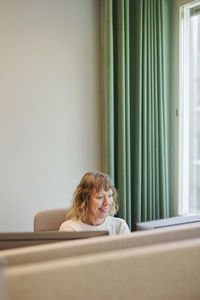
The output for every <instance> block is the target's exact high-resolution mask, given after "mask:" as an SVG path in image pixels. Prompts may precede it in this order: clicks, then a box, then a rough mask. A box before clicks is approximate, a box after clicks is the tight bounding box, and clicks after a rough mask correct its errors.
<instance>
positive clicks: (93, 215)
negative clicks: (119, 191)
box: [88, 189, 113, 225]
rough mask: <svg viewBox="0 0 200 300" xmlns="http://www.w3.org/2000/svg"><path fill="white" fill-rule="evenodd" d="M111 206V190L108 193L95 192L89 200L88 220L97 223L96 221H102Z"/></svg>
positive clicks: (102, 191)
mask: <svg viewBox="0 0 200 300" xmlns="http://www.w3.org/2000/svg"><path fill="white" fill-rule="evenodd" d="M112 204H113V191H112V190H111V189H110V190H109V191H104V190H101V191H99V192H96V190H95V191H94V192H93V193H92V195H91V197H90V200H89V206H88V220H90V221H92V220H93V221H94V222H95V221H97V223H99V222H98V220H104V219H105V218H106V217H107V215H108V214H109V212H110V209H111V206H112ZM93 225H97V224H93Z"/></svg>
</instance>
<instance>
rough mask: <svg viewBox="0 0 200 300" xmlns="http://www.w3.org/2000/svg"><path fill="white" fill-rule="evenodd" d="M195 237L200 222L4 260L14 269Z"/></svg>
mask: <svg viewBox="0 0 200 300" xmlns="http://www.w3.org/2000/svg"><path fill="white" fill-rule="evenodd" d="M192 238H200V223H193V224H187V225H181V226H173V227H166V228H162V229H156V230H146V231H139V232H133V233H131V234H129V235H115V236H105V237H98V238H91V239H84V240H75V241H66V242H58V243H54V244H48V245H39V246H32V247H24V248H19V249H10V250H3V251H1V252H0V258H1V257H2V258H5V259H6V260H7V264H8V266H14V265H19V264H27V263H33V262H40V261H45V260H54V259H57V258H59V259H60V258H67V257H72V256H80V255H87V254H92V253H99V252H107V251H112V250H121V249H128V248H136V247H141V246H147V245H153V244H158V243H168V242H172V241H178V240H184V239H192Z"/></svg>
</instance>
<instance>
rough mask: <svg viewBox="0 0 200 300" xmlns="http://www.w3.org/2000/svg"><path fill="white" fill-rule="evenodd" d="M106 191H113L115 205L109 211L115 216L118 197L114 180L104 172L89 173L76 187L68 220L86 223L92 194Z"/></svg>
mask: <svg viewBox="0 0 200 300" xmlns="http://www.w3.org/2000/svg"><path fill="white" fill-rule="evenodd" d="M101 190H104V191H106V192H107V191H109V190H112V191H113V204H112V206H111V209H110V211H109V214H110V215H114V214H115V213H116V212H117V211H118V207H119V206H118V195H117V191H116V189H115V188H114V186H113V185H112V180H111V179H110V177H109V176H108V175H107V174H104V173H102V172H88V173H86V174H85V175H84V176H83V178H82V179H81V182H80V183H79V185H78V186H77V187H76V190H75V192H74V195H73V204H72V207H71V209H70V211H69V213H68V214H67V219H75V220H82V221H85V220H86V219H87V216H88V204H89V201H90V197H91V195H92V193H93V192H94V191H95V192H97V193H98V192H100V191H101Z"/></svg>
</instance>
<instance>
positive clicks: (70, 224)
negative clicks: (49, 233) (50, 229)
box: [59, 219, 80, 231]
mask: <svg viewBox="0 0 200 300" xmlns="http://www.w3.org/2000/svg"><path fill="white" fill-rule="evenodd" d="M79 223H80V221H79V220H75V219H71V220H67V221H65V222H64V223H62V224H61V226H60V228H59V231H74V230H76V227H77V225H79Z"/></svg>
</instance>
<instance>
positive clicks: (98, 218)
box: [59, 172, 130, 234]
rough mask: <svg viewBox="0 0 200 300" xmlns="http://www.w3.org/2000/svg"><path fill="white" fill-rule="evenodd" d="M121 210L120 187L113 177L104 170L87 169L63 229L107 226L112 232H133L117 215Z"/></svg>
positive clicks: (76, 229)
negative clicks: (93, 170) (118, 193)
mask: <svg viewBox="0 0 200 300" xmlns="http://www.w3.org/2000/svg"><path fill="white" fill-rule="evenodd" d="M117 210H118V201H117V191H116V189H115V188H114V186H113V185H112V181H111V179H110V177H109V176H108V175H106V174H104V173H100V172H96V173H94V172H89V173H86V174H85V175H84V176H83V178H82V179H81V182H80V183H79V185H78V186H77V188H76V190H75V193H74V197H73V205H72V208H71V210H70V212H69V214H68V217H70V220H68V221H66V222H64V223H63V224H62V225H61V227H60V229H59V231H96V230H107V231H109V233H110V234H122V233H129V232H130V230H129V228H128V225H127V224H126V222H125V221H124V220H123V219H120V218H115V217H113V216H111V215H114V214H115V213H116V212H117Z"/></svg>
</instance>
